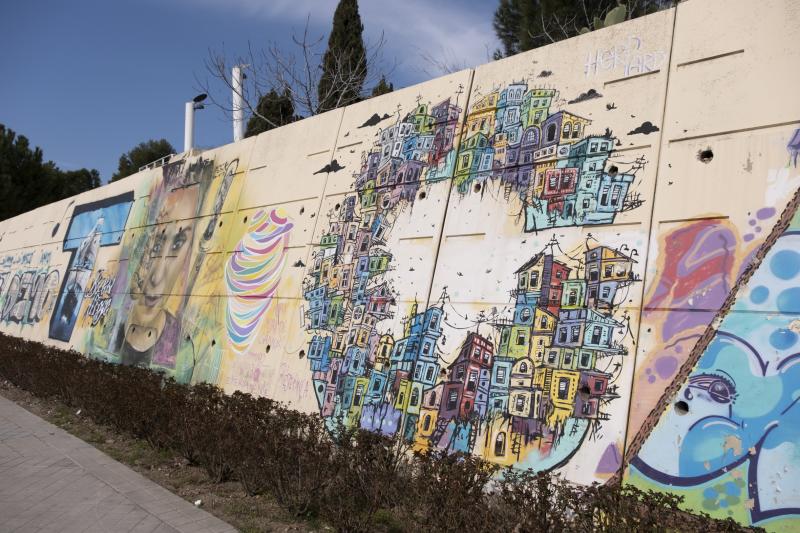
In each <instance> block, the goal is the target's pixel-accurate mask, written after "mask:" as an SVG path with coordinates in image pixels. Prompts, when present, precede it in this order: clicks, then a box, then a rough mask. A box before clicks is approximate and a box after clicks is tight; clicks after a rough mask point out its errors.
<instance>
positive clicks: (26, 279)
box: [0, 251, 61, 326]
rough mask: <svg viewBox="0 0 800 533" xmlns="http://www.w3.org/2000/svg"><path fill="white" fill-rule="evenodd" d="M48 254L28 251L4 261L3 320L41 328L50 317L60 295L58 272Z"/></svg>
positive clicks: (0, 268)
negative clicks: (40, 325) (39, 325)
mask: <svg viewBox="0 0 800 533" xmlns="http://www.w3.org/2000/svg"><path fill="white" fill-rule="evenodd" d="M50 257H51V254H50V252H48V251H25V252H21V253H18V254H10V255H6V256H4V257H3V258H2V260H0V320H2V321H3V322H6V323H8V322H12V323H15V324H20V325H23V326H24V325H28V324H38V323H39V322H40V321H41V320H44V319H45V318H46V317H47V316H49V315H50V314H51V313H52V311H53V307H54V305H55V301H56V296H57V294H58V286H59V280H60V279H61V276H60V274H59V273H58V270H55V269H51V268H50Z"/></svg>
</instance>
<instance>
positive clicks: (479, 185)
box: [475, 183, 481, 192]
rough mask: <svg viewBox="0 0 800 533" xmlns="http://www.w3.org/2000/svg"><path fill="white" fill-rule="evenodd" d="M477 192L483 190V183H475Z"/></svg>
mask: <svg viewBox="0 0 800 533" xmlns="http://www.w3.org/2000/svg"><path fill="white" fill-rule="evenodd" d="M475 192H481V184H480V183H476V184H475Z"/></svg>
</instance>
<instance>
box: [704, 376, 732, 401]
mask: <svg viewBox="0 0 800 533" xmlns="http://www.w3.org/2000/svg"><path fill="white" fill-rule="evenodd" d="M708 394H709V396H711V398H712V399H713V400H714V401H715V402H719V403H728V402H730V401H731V396H733V394H731V389H730V387H729V386H728V384H727V383H725V382H724V381H722V380H717V381H714V382H713V383H711V385H709V386H708Z"/></svg>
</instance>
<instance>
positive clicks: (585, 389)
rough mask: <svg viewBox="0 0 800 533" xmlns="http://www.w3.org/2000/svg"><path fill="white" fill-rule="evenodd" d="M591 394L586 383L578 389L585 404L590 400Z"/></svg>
mask: <svg viewBox="0 0 800 533" xmlns="http://www.w3.org/2000/svg"><path fill="white" fill-rule="evenodd" d="M590 393H591V391H590V390H589V385H586V384H585V383H584V384H583V385H581V388H580V389H578V394H580V396H581V400H583V401H584V402H585V401H586V400H588V399H589V394H590Z"/></svg>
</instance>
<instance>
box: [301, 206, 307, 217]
mask: <svg viewBox="0 0 800 533" xmlns="http://www.w3.org/2000/svg"><path fill="white" fill-rule="evenodd" d="M305 212H306V208H305V207H301V208H300V214H301V215H302V214H303V213H305Z"/></svg>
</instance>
